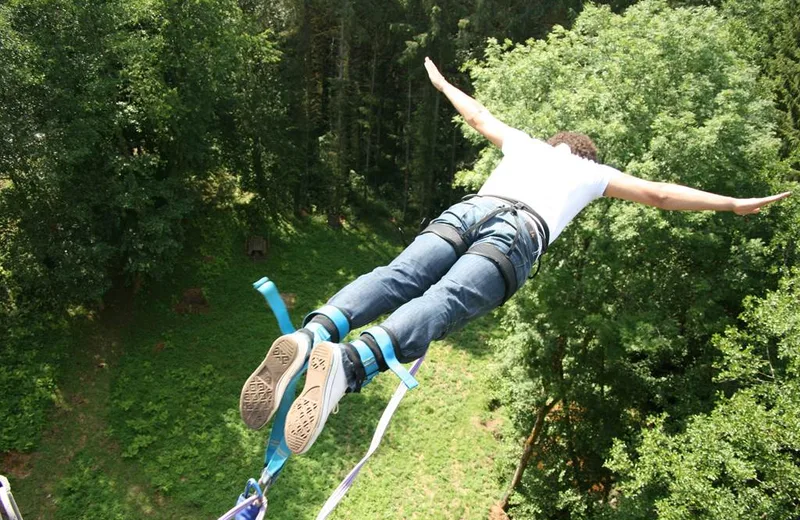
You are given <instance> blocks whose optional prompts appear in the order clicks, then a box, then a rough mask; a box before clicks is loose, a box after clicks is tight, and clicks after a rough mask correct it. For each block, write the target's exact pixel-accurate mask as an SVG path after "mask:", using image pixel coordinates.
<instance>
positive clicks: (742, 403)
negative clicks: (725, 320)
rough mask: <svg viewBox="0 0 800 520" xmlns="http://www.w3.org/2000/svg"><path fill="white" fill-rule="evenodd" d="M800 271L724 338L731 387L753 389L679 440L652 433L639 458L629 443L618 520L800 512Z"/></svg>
mask: <svg viewBox="0 0 800 520" xmlns="http://www.w3.org/2000/svg"><path fill="white" fill-rule="evenodd" d="M798 301H800V270H797V269H794V270H793V271H792V272H791V273H790V274H789V275H787V276H786V277H785V278H784V279H783V280H781V283H780V287H779V289H778V290H777V291H774V292H770V293H769V294H767V296H765V297H764V298H760V299H749V300H748V303H747V305H746V312H745V313H744V314H743V315H742V320H743V322H744V324H743V325H742V326H739V327H730V328H729V329H727V330H726V331H725V333H724V334H721V335H719V336H716V337H715V339H714V344H715V345H716V346H717V347H719V348H720V349H721V350H722V352H723V353H724V358H723V359H722V360H721V361H720V363H719V367H720V368H721V369H722V371H721V372H720V374H719V376H718V380H720V381H721V382H722V381H724V382H728V383H736V384H737V385H741V386H743V388H742V389H741V390H739V391H738V392H736V393H735V394H734V395H732V396H731V397H723V398H722V399H720V401H719V402H718V404H717V406H716V408H715V409H714V411H713V412H711V413H710V414H707V415H700V416H697V417H695V418H693V419H692V420H691V421H690V423H689V425H688V427H687V429H686V431H685V432H683V433H681V434H679V435H670V434H669V432H668V431H666V430H665V428H664V423H663V421H661V420H659V421H657V422H656V423H655V426H656V427H655V428H653V429H651V430H644V432H643V439H642V443H641V445H640V446H639V448H638V449H637V453H636V455H637V457H636V458H635V459H632V458H631V457H630V456H629V455H628V454H627V452H626V450H625V448H624V446H623V444H622V443H618V444H617V445H616V446H615V450H614V456H613V457H612V460H611V461H610V462H609V466H610V467H611V468H612V469H614V470H615V471H616V472H617V473H619V474H621V475H624V477H623V479H622V481H621V483H620V486H619V490H620V491H621V494H622V497H623V499H622V500H621V501H620V503H619V515H618V516H617V518H652V517H653V516H654V513H657V514H658V517H659V518H665V519H673V518H674V519H678V518H696V517H702V518H714V519H719V520H729V519H737V518H742V519H745V518H793V517H794V516H795V515H796V513H797V508H798V507H800V500H799V499H798V492H797V491H798V489H800V458H798V453H800V433H798V432H800V385H799V384H798V376H799V375H800V348H798V347H800V312H799V311H798V309H797V302H798Z"/></svg>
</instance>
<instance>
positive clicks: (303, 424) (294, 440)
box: [285, 344, 333, 453]
mask: <svg viewBox="0 0 800 520" xmlns="http://www.w3.org/2000/svg"><path fill="white" fill-rule="evenodd" d="M332 355H333V350H332V349H331V348H330V347H329V346H328V345H325V344H320V345H318V346H317V347H316V348H315V349H314V351H313V352H312V353H311V359H309V361H308V373H307V375H306V385H305V387H304V388H303V391H302V392H301V393H300V396H299V397H298V398H297V399H295V401H294V403H292V407H291V408H290V409H289V414H288V416H287V418H286V430H285V434H286V444H287V445H288V446H289V449H290V450H292V452H293V453H303V452H304V451H306V450H307V449H308V447H309V444H310V443H311V442H313V438H314V432H315V430H316V429H317V426H318V424H319V421H320V419H321V418H322V413H323V409H322V408H323V407H322V403H323V400H324V398H325V392H324V388H325V383H326V378H327V377H328V372H329V370H330V367H331V362H332Z"/></svg>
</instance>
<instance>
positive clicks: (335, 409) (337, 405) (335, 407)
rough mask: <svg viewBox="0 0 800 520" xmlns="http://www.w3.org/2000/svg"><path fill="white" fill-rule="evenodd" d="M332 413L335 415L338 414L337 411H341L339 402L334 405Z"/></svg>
mask: <svg viewBox="0 0 800 520" xmlns="http://www.w3.org/2000/svg"><path fill="white" fill-rule="evenodd" d="M331 413H332V414H333V415H336V414H337V413H339V403H336V404H335V405H333V410H332V411H331Z"/></svg>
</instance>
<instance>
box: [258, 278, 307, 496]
mask: <svg viewBox="0 0 800 520" xmlns="http://www.w3.org/2000/svg"><path fill="white" fill-rule="evenodd" d="M253 287H254V288H255V289H256V290H257V291H258V292H260V293H261V294H262V295H263V296H264V299H266V300H267V304H269V307H270V309H272V313H273V314H274V315H275V318H276V319H277V320H278V327H279V328H280V329H281V332H282V333H284V334H291V333H292V332H294V331H295V328H294V326H293V325H292V320H291V318H290V317H289V312H288V311H287V310H286V305H284V303H283V300H282V299H281V295H280V293H279V292H278V288H277V287H276V286H275V283H274V282H272V281H271V280H270V279H269V278H267V277H266V276H265V277H264V278H262V279H260V280H259V281H257V282H256V283H254V284H253ZM307 366H308V362H306V364H305V365H303V368H302V369H301V370H300V371H299V372H298V373H297V374H295V376H294V377H293V378H292V380H291V381H290V382H289V385H288V386H287V387H286V391H285V392H284V394H283V398H282V399H281V403H280V405H279V406H278V411H277V413H276V414H275V419H274V422H273V423H272V431H271V432H270V434H269V442H268V443H267V451H266V454H265V455H264V471H263V472H262V478H263V477H266V483H267V484H271V483H272V482H274V481H275V479H276V478H277V477H278V474H280V472H281V470H282V469H283V466H284V464H286V460H287V459H288V458H289V455H291V454H292V452H291V451H290V450H289V446H288V445H287V444H286V437H285V436H284V434H283V427H284V425H285V424H286V416H287V415H288V413H289V408H291V406H292V401H294V394H295V390H296V388H297V382H298V381H299V380H300V377H301V376H302V375H303V374H304V373H305V371H306V368H307Z"/></svg>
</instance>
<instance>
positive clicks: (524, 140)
mask: <svg viewBox="0 0 800 520" xmlns="http://www.w3.org/2000/svg"><path fill="white" fill-rule="evenodd" d="M619 174H620V172H619V170H616V169H614V168H612V167H611V166H606V165H604V164H598V163H596V162H594V161H590V160H589V159H584V158H582V157H579V156H577V155H574V154H572V153H571V152H570V150H569V146H567V145H560V146H556V147H553V146H550V145H549V144H547V143H545V142H544V141H540V140H538V139H533V138H532V137H530V136H528V135H527V134H526V133H524V132H521V131H519V130H515V129H512V130H510V131H509V132H508V133H506V135H504V136H503V160H502V161H500V164H498V165H497V168H495V170H494V171H493V172H492V174H491V175H490V176H489V178H488V179H487V180H486V182H485V183H484V184H483V186H482V187H481V189H480V191H479V192H478V195H485V196H492V195H496V196H498V197H504V198H506V199H512V200H515V201H519V202H524V203H525V204H527V205H528V206H530V207H531V208H533V209H534V210H536V212H537V213H539V215H541V217H542V218H543V219H544V220H545V222H547V227H548V228H550V243H551V244H552V243H553V241H554V240H555V239H556V237H558V235H560V234H561V232H562V231H563V230H564V228H565V227H566V226H567V224H569V223H570V221H571V220H572V219H573V218H575V215H577V214H578V213H579V212H580V211H581V210H582V209H583V208H585V207H586V205H587V204H589V203H590V202H592V201H593V200H594V199H596V198H599V197H601V196H602V195H603V192H604V191H605V189H606V186H608V182H609V180H611V178H612V177H614V176H616V175H619Z"/></svg>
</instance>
